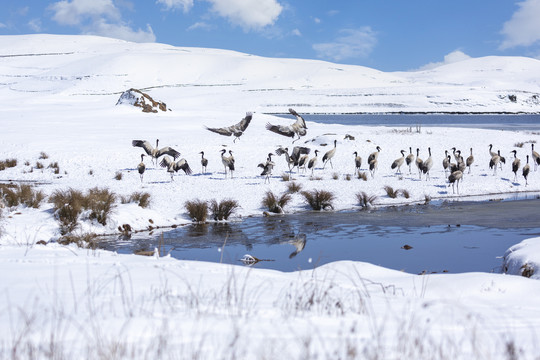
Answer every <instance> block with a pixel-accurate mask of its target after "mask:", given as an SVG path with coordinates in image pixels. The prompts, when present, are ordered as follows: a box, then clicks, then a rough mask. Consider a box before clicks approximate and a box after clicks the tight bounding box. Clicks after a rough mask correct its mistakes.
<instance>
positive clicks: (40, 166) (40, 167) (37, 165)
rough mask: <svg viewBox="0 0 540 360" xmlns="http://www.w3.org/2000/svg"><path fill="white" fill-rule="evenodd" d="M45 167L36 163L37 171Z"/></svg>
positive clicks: (40, 163)
mask: <svg viewBox="0 0 540 360" xmlns="http://www.w3.org/2000/svg"><path fill="white" fill-rule="evenodd" d="M44 167H45V166H44V165H43V163H42V162H39V161H36V169H43V168H44Z"/></svg>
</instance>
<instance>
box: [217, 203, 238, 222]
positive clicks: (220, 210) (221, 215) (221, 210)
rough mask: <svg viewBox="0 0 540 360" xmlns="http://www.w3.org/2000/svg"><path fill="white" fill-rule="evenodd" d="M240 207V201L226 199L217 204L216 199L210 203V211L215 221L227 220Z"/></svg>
mask: <svg viewBox="0 0 540 360" xmlns="http://www.w3.org/2000/svg"><path fill="white" fill-rule="evenodd" d="M239 207H240V205H239V204H238V201H236V200H232V199H225V200H222V201H221V202H219V203H218V202H217V201H216V200H215V199H214V200H212V201H211V202H210V211H211V212H212V218H213V219H214V220H216V221H217V220H227V219H228V218H229V216H231V214H232V213H233V212H234V211H235V210H236V209H238V208H239Z"/></svg>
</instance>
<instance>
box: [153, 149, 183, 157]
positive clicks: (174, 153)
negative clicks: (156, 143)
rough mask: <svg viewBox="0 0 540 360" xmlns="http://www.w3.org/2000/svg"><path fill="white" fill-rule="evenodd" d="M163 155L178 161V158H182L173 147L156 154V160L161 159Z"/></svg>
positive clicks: (160, 150)
mask: <svg viewBox="0 0 540 360" xmlns="http://www.w3.org/2000/svg"><path fill="white" fill-rule="evenodd" d="M161 155H170V156H172V157H173V158H174V159H175V160H176V158H177V157H179V156H180V153H179V152H178V151H176V150H174V149H173V148H172V147H170V146H167V147H164V148H161V149H159V151H158V152H157V154H156V158H158V157H160V156H161Z"/></svg>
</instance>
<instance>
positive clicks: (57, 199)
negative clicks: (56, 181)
mask: <svg viewBox="0 0 540 360" xmlns="http://www.w3.org/2000/svg"><path fill="white" fill-rule="evenodd" d="M49 201H50V202H52V203H53V209H54V211H55V212H54V216H55V217H56V219H57V220H58V221H59V222H60V233H61V234H62V235H66V234H69V233H71V232H72V231H73V230H75V228H76V227H77V225H78V220H79V215H80V214H81V212H82V210H83V203H84V195H83V193H82V192H81V191H79V190H75V189H68V190H56V191H55V192H53V193H52V195H51V196H50V197H49Z"/></svg>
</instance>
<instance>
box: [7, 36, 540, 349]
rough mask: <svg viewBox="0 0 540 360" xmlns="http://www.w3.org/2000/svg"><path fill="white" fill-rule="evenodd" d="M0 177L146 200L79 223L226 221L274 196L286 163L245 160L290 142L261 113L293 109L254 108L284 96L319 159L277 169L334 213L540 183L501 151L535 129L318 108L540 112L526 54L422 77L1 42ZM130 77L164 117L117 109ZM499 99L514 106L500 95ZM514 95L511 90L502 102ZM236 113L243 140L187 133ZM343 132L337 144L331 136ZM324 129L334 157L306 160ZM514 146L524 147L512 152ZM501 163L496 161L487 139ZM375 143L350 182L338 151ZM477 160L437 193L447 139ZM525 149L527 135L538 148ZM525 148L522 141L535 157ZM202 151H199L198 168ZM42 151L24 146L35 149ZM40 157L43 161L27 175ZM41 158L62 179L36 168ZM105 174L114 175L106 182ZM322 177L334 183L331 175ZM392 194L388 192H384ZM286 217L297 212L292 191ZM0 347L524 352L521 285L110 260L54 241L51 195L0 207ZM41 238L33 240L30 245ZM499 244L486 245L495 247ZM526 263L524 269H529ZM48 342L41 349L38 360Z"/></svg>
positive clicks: (536, 73)
mask: <svg viewBox="0 0 540 360" xmlns="http://www.w3.org/2000/svg"><path fill="white" fill-rule="evenodd" d="M0 49H2V50H0V96H1V99H2V100H1V103H2V111H0V124H1V125H2V127H1V128H2V131H1V132H0V149H2V154H1V156H0V161H3V160H4V159H17V166H15V167H12V168H7V169H5V170H3V171H0V182H2V183H6V182H9V181H12V182H13V183H30V184H36V186H37V188H38V189H40V190H42V191H43V192H44V193H45V194H46V195H50V194H52V193H53V192H54V191H55V190H63V189H68V188H74V189H80V190H83V191H86V190H87V189H90V188H93V187H96V186H97V187H100V188H108V189H110V190H111V191H113V192H114V193H115V194H118V195H124V196H125V195H129V194H131V193H133V192H135V191H144V192H148V193H150V195H151V205H150V207H149V208H147V209H142V208H140V207H138V206H136V205H134V204H117V205H116V207H115V209H114V210H113V213H112V215H111V218H110V219H109V221H108V223H107V225H106V226H102V225H100V224H98V223H97V222H91V221H89V220H85V221H82V222H81V225H80V227H79V228H78V229H77V230H76V232H77V233H85V232H94V233H101V234H102V233H114V232H116V231H117V228H118V226H120V225H123V224H129V225H130V226H131V227H132V228H133V229H135V230H140V229H146V228H147V227H148V226H149V224H150V220H151V222H152V226H171V225H178V224H186V223H189V222H190V219H189V217H188V216H187V214H186V210H185V208H184V204H185V202H186V201H188V200H194V199H203V200H212V199H217V200H222V199H226V198H232V199H235V200H237V201H238V202H239V204H240V206H241V208H240V209H239V210H238V211H237V212H236V215H235V216H236V217H237V218H241V217H245V216H260V215H261V214H262V212H263V211H264V210H265V209H264V208H263V207H262V206H261V200H262V198H263V196H264V194H265V193H266V191H268V190H271V191H273V192H274V193H276V194H281V193H283V192H284V191H285V190H286V187H287V182H284V181H282V179H281V174H283V173H284V172H286V171H287V170H288V168H287V166H286V163H285V159H284V157H283V156H282V157H278V156H274V161H275V163H276V167H275V169H274V175H273V177H272V178H271V179H270V183H269V184H265V182H264V178H262V177H261V176H259V174H260V171H261V169H260V168H258V167H257V164H259V163H261V162H264V161H265V159H266V157H267V154H268V153H269V152H274V151H275V149H276V148H277V147H278V146H279V145H281V146H284V147H285V146H288V147H289V149H291V148H292V146H293V144H292V139H290V138H286V137H283V136H280V135H278V134H275V133H272V132H269V131H267V130H266V129H265V125H266V123H268V122H270V123H272V124H280V125H289V124H291V123H292V122H293V121H294V118H293V117H292V116H291V117H290V119H287V118H279V117H275V116H272V115H269V113H285V112H287V109H288V108H294V109H295V110H296V111H298V112H299V113H300V114H303V115H304V118H305V119H306V121H307V128H308V130H307V135H306V136H304V137H303V138H302V140H300V141H297V142H296V143H295V144H294V145H302V146H307V147H309V148H310V149H311V154H310V157H312V156H313V153H314V150H316V149H318V150H319V151H320V154H319V166H317V168H316V169H315V171H314V176H315V179H313V178H311V176H310V174H309V173H297V172H295V173H293V175H292V177H293V178H294V179H295V181H296V182H298V183H300V184H302V186H303V190H314V189H325V190H329V191H331V192H333V193H334V194H335V196H336V200H335V203H334V207H335V209H336V210H342V209H355V208H358V207H359V206H358V201H357V198H356V194H357V193H358V192H361V191H364V192H366V193H367V194H368V195H377V196H378V202H377V204H378V205H379V206H384V205H395V204H402V203H408V202H424V201H425V199H426V196H428V197H431V198H432V199H438V198H442V199H446V198H448V199H450V200H459V199H461V198H475V199H476V198H478V199H481V198H482V197H483V196H487V195H491V194H506V193H512V192H538V191H540V175H539V172H537V171H534V166H533V164H532V159H530V161H529V163H530V165H531V173H530V175H529V178H528V185H527V186H526V185H525V180H524V178H523V177H522V175H521V169H520V170H519V172H518V177H517V179H516V180H514V174H513V173H512V171H511V164H510V163H511V158H512V156H513V155H511V154H510V151H512V150H514V149H515V150H517V156H518V157H519V158H520V159H521V164H522V166H523V165H524V163H525V157H526V155H529V156H530V155H531V144H535V143H536V144H538V143H540V134H539V133H537V132H536V133H535V132H530V131H516V132H513V131H496V130H479V129H459V128H445V127H433V128H426V127H423V128H422V129H421V131H419V132H417V131H416V129H415V128H412V129H408V128H395V129H393V128H388V127H366V126H361V125H358V126H342V125H323V124H317V123H313V122H310V121H309V113H324V112H336V113H340V112H396V111H405V112H416V111H419V112H529V113H536V112H538V111H539V110H540V104H539V102H540V99H539V97H540V61H538V60H534V59H531V58H511V57H489V58H479V59H470V60H466V61H462V62H459V63H455V64H452V65H447V66H442V67H439V68H437V69H434V70H429V71H423V72H410V73H382V72H380V71H376V70H373V69H368V68H364V67H358V66H345V65H339V64H332V63H327V62H321V61H311V60H309V61H308V60H294V59H269V58H260V57H256V56H251V55H247V54H240V53H235V52H230V51H223V50H213V49H196V48H176V47H171V46H167V45H161V44H135V43H129V42H123V41H119V40H112V39H105V38H98V37H87V36H52V35H34V36H3V37H0ZM129 88H138V89H141V90H143V91H145V92H146V93H148V94H149V95H150V96H152V97H153V98H154V99H155V100H159V101H163V102H165V103H166V104H167V107H168V108H169V109H171V111H167V112H158V113H155V114H153V113H150V114H149V113H143V112H141V111H140V109H139V108H135V107H132V106H129V105H118V106H117V105H115V104H116V102H117V100H118V98H119V97H120V94H121V93H122V92H123V91H125V90H127V89H129ZM513 96H515V99H514V98H513ZM514 100H515V101H514ZM248 111H252V112H253V120H252V121H251V124H250V125H249V126H248V128H247V129H246V131H245V132H244V134H243V135H242V137H241V138H240V139H239V140H237V141H236V142H233V137H223V136H220V135H218V134H215V133H212V132H209V131H207V130H206V129H205V127H204V126H209V127H223V126H228V125H232V124H235V123H237V122H238V121H240V119H242V118H243V117H244V116H245V113H246V112H248ZM346 135H350V136H352V137H354V139H351V138H350V137H347V138H346ZM157 138H159V140H160V147H161V146H171V147H173V148H175V149H176V150H178V151H180V153H181V157H182V158H185V159H186V160H187V161H188V163H189V164H190V166H191V168H192V169H193V171H194V174H193V175H191V176H186V175H183V173H182V172H180V173H178V174H176V175H175V177H174V181H171V179H170V175H169V174H168V173H167V172H166V171H165V170H164V169H162V168H160V167H159V166H154V165H153V164H152V162H151V161H150V159H149V158H146V159H145V163H146V166H147V170H146V172H145V173H144V181H143V183H142V184H141V181H140V179H139V174H138V172H137V169H136V167H137V165H138V163H139V162H140V154H141V153H143V150H142V149H141V148H138V147H132V146H131V141H132V140H134V139H141V140H148V141H150V142H151V143H152V144H154V143H155V140H156V139H157ZM334 140H337V147H336V155H335V157H334V158H333V161H332V162H333V168H331V167H330V166H329V165H328V166H326V168H325V169H322V164H321V160H322V155H323V154H324V153H325V152H326V151H328V150H330V149H331V148H332V147H333V141H334ZM521 143H523V146H522V147H521V146H520V145H521ZM489 144H493V150H495V151H497V150H500V151H501V155H503V156H505V157H506V159H507V161H506V164H505V165H503V167H502V169H499V170H497V173H496V174H494V172H493V170H491V169H489V165H488V164H489V160H490V158H491V156H490V154H489V153H488V145H489ZM376 146H380V147H381V149H382V150H381V152H380V155H379V158H378V163H379V165H378V170H377V172H376V173H375V176H374V177H371V176H370V175H368V179H367V181H363V180H359V179H357V178H355V177H354V176H353V177H352V178H351V179H350V180H347V178H346V175H347V174H351V175H352V174H353V173H354V161H353V155H352V154H353V152H354V151H357V152H358V153H359V154H360V155H361V156H362V158H363V165H362V171H363V172H367V173H368V174H369V171H368V169H367V157H368V155H369V154H370V153H371V152H373V151H375V148H376ZM409 147H411V148H412V149H413V151H414V149H416V148H419V149H420V157H421V158H423V159H426V158H427V157H428V147H429V148H431V153H432V158H433V163H434V165H433V168H432V170H431V179H430V180H426V179H425V177H423V178H422V180H420V179H419V178H418V173H417V171H416V169H415V168H414V167H413V169H412V173H409V169H408V168H407V167H406V166H403V167H402V171H403V175H396V174H395V171H394V170H392V169H390V164H391V163H392V161H393V160H394V159H396V158H398V157H400V150H402V149H403V150H406V151H407V153H408V152H409ZM452 147H456V148H457V149H460V150H461V151H462V152H463V155H464V156H465V157H467V156H468V155H469V149H470V148H472V149H473V153H474V156H475V161H474V164H473V166H472V168H471V173H470V174H469V173H467V171H466V173H465V177H464V180H463V182H461V183H460V186H459V192H460V194H459V195H457V194H453V192H452V188H451V187H448V184H447V180H446V176H445V173H444V171H443V168H442V159H443V157H444V151H445V150H450V149H451V148H452ZM223 148H226V149H227V150H229V149H231V150H232V151H233V154H234V157H235V160H236V171H235V174H234V178H232V179H231V178H227V179H226V178H225V177H224V174H223V165H222V163H221V157H220V151H221V149H223ZM538 148H540V145H538ZM538 150H540V149H537V151H538ZM200 151H204V152H205V157H207V158H208V160H209V165H208V170H207V173H205V174H202V173H201V166H200V154H199V152H200ZM42 152H44V153H46V154H47V155H48V158H47V159H40V157H42V156H41V153H42ZM38 162H40V163H42V164H43V165H44V168H43V169H37V168H36V165H37V163H38ZM54 162H57V163H58V166H59V169H60V171H59V173H58V174H55V173H54V171H53V169H51V168H48V165H49V164H51V163H54ZM117 173H121V174H122V179H121V180H116V179H115V177H116V174H117ZM334 178H337V179H334ZM385 185H389V186H392V187H394V188H395V189H405V190H407V191H408V192H409V193H410V195H411V196H410V198H409V199H405V198H403V197H401V196H400V197H398V198H397V199H391V198H389V197H387V196H386V193H385V191H384V190H383V187H384V186H385ZM285 210H286V211H287V212H298V211H306V210H308V207H307V205H306V204H305V202H304V201H303V198H302V196H301V195H299V194H295V195H293V199H292V201H291V203H290V204H289V205H287V207H286V208H285ZM0 224H1V230H0V235H1V237H0V259H1V261H0V264H1V265H0V266H2V271H1V274H2V282H1V286H2V293H3V294H5V295H4V296H3V300H2V301H1V302H0V304H1V306H2V307H1V308H2V310H3V311H2V312H1V315H0V317H1V319H2V321H1V324H2V325H0V334H1V336H0V339H1V343H0V344H1V345H0V346H1V347H2V348H1V351H2V352H1V354H2V356H3V357H13V358H26V357H28V358H35V357H39V358H44V357H55V356H57V355H58V354H62V355H63V356H65V357H70V358H71V357H86V358H98V357H105V358H111V357H114V356H117V358H158V357H159V358H212V359H214V358H247V357H256V358H285V357H287V358H315V357H316V358H355V357H357V358H398V357H399V358H415V359H417V358H426V359H427V358H429V359H432V358H490V359H491V358H514V357H513V356H514V355H515V356H517V357H523V358H534V357H535V356H537V355H536V354H538V350H539V349H538V345H536V344H537V336H538V334H537V331H538V329H539V327H538V325H537V324H539V323H540V308H539V307H538V305H537V304H536V301H535V300H534V299H536V297H537V296H538V293H539V292H540V285H539V283H538V281H536V280H533V279H527V278H523V277H518V276H508V275H504V274H482V273H474V274H459V275H455V274H454V275H450V274H445V275H429V276H418V275H411V274H404V273H400V272H396V271H392V270H388V269H384V268H379V267H376V266H373V265H370V264H365V263H352V262H339V263H333V264H328V265H325V266H323V267H320V268H318V269H316V270H315V271H304V272H296V273H287V274H286V273H280V272H276V271H268V270H260V269H247V268H242V267H238V266H229V265H221V264H206V263H197V262H187V261H177V260H175V259H171V258H159V257H154V258H146V257H140V256H135V255H133V256H124V255H117V254H113V253H109V252H104V251H91V250H82V249H76V248H74V247H64V246H60V245H58V244H57V243H55V241H56V240H57V239H58V238H59V237H60V231H59V224H58V222H57V221H56V220H55V218H54V214H53V209H52V204H50V203H48V202H44V203H43V204H42V205H41V206H40V207H39V208H38V209H30V208H25V207H22V206H19V207H15V208H4V209H2V218H1V219H0ZM40 240H43V241H45V242H46V243H48V244H47V245H38V244H37V242H38V241H40ZM538 242H540V239H538V238H537V239H529V240H527V241H526V242H524V243H522V244H519V245H517V246H516V247H514V248H512V249H509V252H508V253H507V254H506V255H505V258H506V260H507V265H508V266H507V268H508V271H509V272H510V273H512V274H520V273H521V271H522V270H523V267H524V265H525V264H527V266H529V267H532V268H533V269H535V268H536V269H537V268H538V267H539V266H540V250H537V249H538V248H539V247H538V245H537V243H538ZM502 255H504V254H501V256H502ZM538 276H539V275H538V273H534V271H533V275H532V277H533V278H538ZM49 355H50V356H49Z"/></svg>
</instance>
